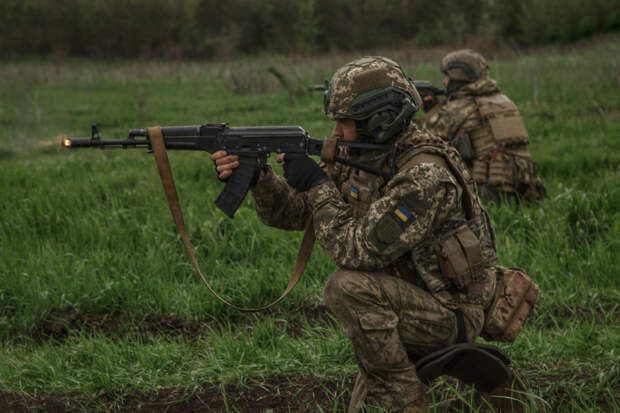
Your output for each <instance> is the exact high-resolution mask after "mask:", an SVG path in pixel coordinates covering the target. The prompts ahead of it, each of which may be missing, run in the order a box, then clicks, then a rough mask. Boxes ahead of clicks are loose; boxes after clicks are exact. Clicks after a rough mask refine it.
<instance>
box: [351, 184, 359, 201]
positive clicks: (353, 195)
mask: <svg viewBox="0 0 620 413" xmlns="http://www.w3.org/2000/svg"><path fill="white" fill-rule="evenodd" d="M350 195H351V198H354V199H357V197H358V196H359V190H358V189H357V188H356V187H354V186H353V185H351V191H350Z"/></svg>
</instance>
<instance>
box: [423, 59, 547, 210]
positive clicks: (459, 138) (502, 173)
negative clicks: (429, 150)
mask: <svg viewBox="0 0 620 413" xmlns="http://www.w3.org/2000/svg"><path fill="white" fill-rule="evenodd" d="M441 68H442V71H443V72H444V73H445V74H446V75H447V76H448V77H449V78H450V81H451V82H452V81H456V82H459V84H461V85H462V86H461V87H460V88H457V89H456V90H455V91H451V90H450V85H448V89H449V90H448V98H447V99H445V100H444V101H443V102H441V103H440V104H439V105H438V106H437V107H436V108H434V109H433V110H432V111H431V112H430V113H429V114H428V115H427V116H426V117H425V121H424V126H425V127H426V128H427V129H429V130H430V131H431V132H432V133H434V134H435V135H438V136H440V137H441V138H443V139H445V140H446V141H448V142H452V143H453V144H454V145H455V146H457V147H459V146H460V145H462V144H463V142H464V141H463V139H468V142H467V146H468V147H469V148H471V150H473V151H472V153H471V155H466V154H465V152H467V151H463V150H461V153H462V154H463V157H464V158H465V161H466V162H467V165H468V167H469V169H470V171H471V173H472V175H473V176H474V179H475V181H476V183H477V184H478V188H479V190H480V195H481V197H482V198H483V199H488V200H493V201H500V200H501V199H502V198H503V197H506V196H507V197H509V198H517V195H518V196H519V197H521V198H524V199H525V200H536V199H541V198H543V197H544V196H545V195H546V190H545V187H544V186H543V184H542V182H541V181H540V179H539V178H538V177H537V176H536V170H535V167H534V163H533V162H532V158H531V156H530V153H529V151H528V147H527V146H528V143H529V137H528V134H527V131H526V129H525V125H524V124H523V120H522V118H521V115H520V114H519V111H518V110H517V107H516V105H515V104H514V103H513V102H512V101H511V100H510V99H509V98H508V97H507V96H506V95H504V94H502V93H501V91H500V89H499V87H498V86H497V83H496V82H495V80H493V79H491V78H488V77H487V69H488V66H487V64H486V62H485V61H484V59H483V58H482V56H480V55H479V54H478V53H476V52H473V51H471V50H459V51H456V52H452V53H450V54H448V55H446V56H445V57H444V59H443V60H442V65H441ZM469 142H471V144H470V143H469Z"/></svg>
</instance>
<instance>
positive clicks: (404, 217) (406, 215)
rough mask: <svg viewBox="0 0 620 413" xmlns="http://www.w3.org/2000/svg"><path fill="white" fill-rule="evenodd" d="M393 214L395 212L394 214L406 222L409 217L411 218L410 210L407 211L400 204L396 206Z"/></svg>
mask: <svg viewBox="0 0 620 413" xmlns="http://www.w3.org/2000/svg"><path fill="white" fill-rule="evenodd" d="M394 214H396V216H397V217H398V218H400V220H401V221H403V222H407V221H409V218H411V212H409V211H407V210H406V209H405V208H403V207H402V206H400V205H399V206H397V207H396V209H395V210H394Z"/></svg>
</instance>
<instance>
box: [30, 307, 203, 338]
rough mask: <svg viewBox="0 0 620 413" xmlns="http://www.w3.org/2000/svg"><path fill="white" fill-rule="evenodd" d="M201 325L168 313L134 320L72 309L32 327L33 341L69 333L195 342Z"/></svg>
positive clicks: (50, 316) (61, 336)
mask: <svg viewBox="0 0 620 413" xmlns="http://www.w3.org/2000/svg"><path fill="white" fill-rule="evenodd" d="M208 327H209V326H206V325H205V324H204V323H199V322H192V321H185V320H182V319H180V318H179V317H177V316H175V315H172V314H157V315H150V316H147V317H145V318H143V319H136V318H133V317H130V316H129V315H127V314H83V313H80V312H79V311H77V310H76V309H75V308H72V307H64V308H59V309H54V310H52V311H51V312H50V313H49V314H48V315H47V316H46V317H45V318H44V319H42V320H41V321H39V322H38V323H37V324H36V325H35V326H34V328H33V332H32V337H33V338H34V339H35V341H39V342H41V341H47V340H50V339H53V340H55V341H59V342H62V341H64V340H65V339H67V337H69V335H70V334H71V332H72V331H82V332H86V333H98V334H104V335H106V336H108V337H113V336H119V335H127V336H129V337H132V338H135V339H140V340H144V341H148V340H150V339H152V338H153V337H155V336H161V335H165V336H179V335H182V336H184V337H186V338H189V339H196V338H198V337H200V336H201V335H202V334H204V332H205V328H208Z"/></svg>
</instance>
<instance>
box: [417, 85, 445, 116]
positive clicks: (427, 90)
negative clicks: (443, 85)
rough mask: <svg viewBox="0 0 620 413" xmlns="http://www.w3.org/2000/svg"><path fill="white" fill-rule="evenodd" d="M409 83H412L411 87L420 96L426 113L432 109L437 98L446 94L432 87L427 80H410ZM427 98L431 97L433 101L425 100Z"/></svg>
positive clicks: (442, 90) (443, 90)
mask: <svg viewBox="0 0 620 413" xmlns="http://www.w3.org/2000/svg"><path fill="white" fill-rule="evenodd" d="M411 83H413V86H415V88H416V89H417V91H418V93H419V94H420V97H421V98H422V103H423V105H424V112H428V111H429V110H431V109H432V108H433V106H435V104H436V103H437V99H436V98H437V96H440V95H445V94H446V90H445V89H440V88H438V87H436V86H434V85H433V84H432V83H431V82H429V81H428V80H412V81H411ZM427 96H431V97H433V99H431V100H427V99H425V98H426V97H427Z"/></svg>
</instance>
